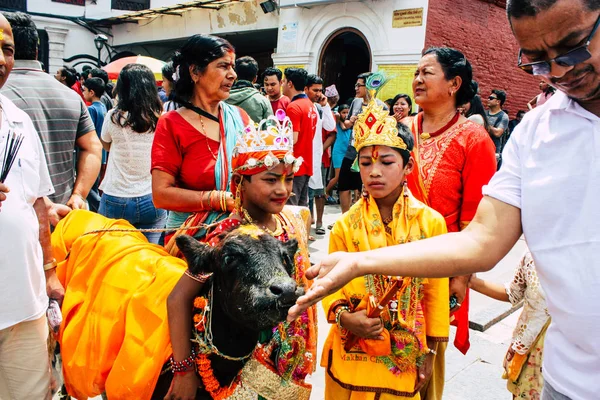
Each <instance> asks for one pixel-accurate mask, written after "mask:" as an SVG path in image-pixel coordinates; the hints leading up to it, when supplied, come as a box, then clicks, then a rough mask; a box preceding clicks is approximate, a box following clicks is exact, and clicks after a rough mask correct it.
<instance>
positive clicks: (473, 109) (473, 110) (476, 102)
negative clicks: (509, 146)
mask: <svg viewBox="0 0 600 400" xmlns="http://www.w3.org/2000/svg"><path fill="white" fill-rule="evenodd" d="M475 114H479V115H481V118H483V126H484V128H485V130H486V131H488V132H489V127H490V123H489V121H488V119H487V114H486V112H485V108H484V107H483V102H482V101H481V97H480V96H479V95H478V94H476V95H475V96H473V98H472V99H471V101H470V107H469V112H467V115H465V117H467V118H469V117H470V116H471V115H475Z"/></svg>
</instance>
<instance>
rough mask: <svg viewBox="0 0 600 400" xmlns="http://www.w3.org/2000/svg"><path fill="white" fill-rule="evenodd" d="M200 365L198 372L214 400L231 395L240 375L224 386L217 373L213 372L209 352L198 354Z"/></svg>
mask: <svg viewBox="0 0 600 400" xmlns="http://www.w3.org/2000/svg"><path fill="white" fill-rule="evenodd" d="M196 364H197V365H198V374H199V375H200V378H201V379H202V383H203V384H204V388H205V389H206V391H207V392H208V393H209V394H210V396H211V397H212V398H213V399H214V400H224V399H227V398H228V397H230V396H231V395H232V394H233V392H235V389H236V388H237V386H238V384H239V375H238V376H237V377H236V378H235V379H234V380H233V381H232V382H231V384H230V385H229V386H227V387H222V386H221V384H220V383H219V381H218V380H217V378H216V377H215V374H214V373H213V369H212V365H211V362H210V360H209V358H208V354H198V355H197V356H196Z"/></svg>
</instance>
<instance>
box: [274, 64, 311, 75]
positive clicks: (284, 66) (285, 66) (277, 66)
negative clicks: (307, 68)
mask: <svg viewBox="0 0 600 400" xmlns="http://www.w3.org/2000/svg"><path fill="white" fill-rule="evenodd" d="M275 68H277V69H279V70H280V71H281V73H284V72H285V69H286V68H304V65H299V64H297V65H276V66H275Z"/></svg>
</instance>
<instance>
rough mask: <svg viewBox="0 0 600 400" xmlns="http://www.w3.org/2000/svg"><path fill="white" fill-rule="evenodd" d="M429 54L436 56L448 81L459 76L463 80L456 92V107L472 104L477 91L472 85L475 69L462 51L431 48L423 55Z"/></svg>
mask: <svg viewBox="0 0 600 400" xmlns="http://www.w3.org/2000/svg"><path fill="white" fill-rule="evenodd" d="M428 54H435V56H436V58H437V61H438V62H439V63H440V65H441V66H442V70H443V71H444V77H445V78H446V80H450V79H454V78H456V77H457V76H460V78H461V79H462V84H461V85H460V88H459V89H458V92H456V105H457V106H458V105H461V104H465V103H468V102H470V101H471V99H472V98H473V96H475V94H476V93H477V91H476V90H474V85H472V84H471V81H472V80H473V68H471V63H469V60H467V57H465V55H464V54H463V53H461V52H460V51H458V50H456V49H452V48H450V47H430V48H428V49H427V50H425V52H424V53H423V55H424V56H426V55H428Z"/></svg>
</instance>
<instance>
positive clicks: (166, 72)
mask: <svg viewBox="0 0 600 400" xmlns="http://www.w3.org/2000/svg"><path fill="white" fill-rule="evenodd" d="M161 72H162V76H163V79H166V80H168V81H169V82H171V83H173V73H175V70H174V69H173V61H169V62H168V63H166V64H165V65H163V67H162V71H161Z"/></svg>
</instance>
